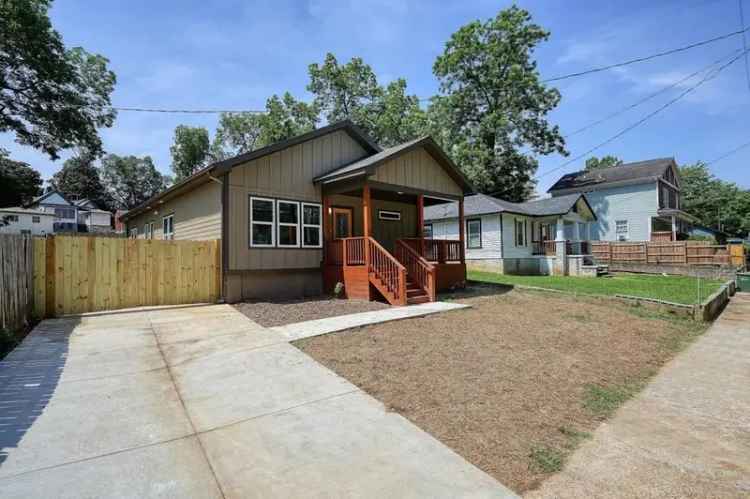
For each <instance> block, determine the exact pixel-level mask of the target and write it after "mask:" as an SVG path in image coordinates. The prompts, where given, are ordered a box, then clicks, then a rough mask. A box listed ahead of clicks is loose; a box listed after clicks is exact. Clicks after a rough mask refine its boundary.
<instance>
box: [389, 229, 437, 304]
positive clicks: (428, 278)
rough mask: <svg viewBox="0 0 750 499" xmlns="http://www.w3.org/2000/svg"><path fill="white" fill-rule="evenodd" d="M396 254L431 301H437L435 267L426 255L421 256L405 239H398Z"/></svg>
mask: <svg viewBox="0 0 750 499" xmlns="http://www.w3.org/2000/svg"><path fill="white" fill-rule="evenodd" d="M394 255H395V257H396V260H398V261H399V262H401V264H402V265H403V266H404V267H406V272H407V275H408V276H409V277H410V278H411V279H412V281H414V282H415V283H416V284H417V285H418V286H419V287H420V288H422V289H423V290H424V292H425V293H427V296H429V297H430V301H435V297H436V295H437V293H436V289H435V282H436V281H435V277H436V276H435V267H433V266H432V265H431V264H430V262H428V261H427V260H426V259H425V258H424V257H422V256H420V255H419V253H417V251H416V250H415V249H414V248H413V247H412V245H411V244H410V243H407V242H406V241H403V240H399V241H396V248H395V252H394Z"/></svg>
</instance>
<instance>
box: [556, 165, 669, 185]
mask: <svg viewBox="0 0 750 499" xmlns="http://www.w3.org/2000/svg"><path fill="white" fill-rule="evenodd" d="M674 164H675V160H674V158H658V159H650V160H647V161H638V162H636V163H626V164H623V165H619V166H613V167H611V168H601V169H597V170H590V171H586V170H581V171H578V172H573V173H568V174H567V175H563V176H562V177H561V178H560V180H558V181H557V182H555V184H554V185H553V186H552V187H550V188H549V189H548V190H547V192H553V191H559V190H563V189H579V190H583V189H586V188H590V187H592V186H601V185H604V184H615V183H617V184H619V183H631V182H634V181H638V180H650V179H654V180H655V179H656V178H657V177H661V176H662V175H664V173H665V172H666V171H667V169H668V168H669V167H670V166H672V165H674Z"/></svg>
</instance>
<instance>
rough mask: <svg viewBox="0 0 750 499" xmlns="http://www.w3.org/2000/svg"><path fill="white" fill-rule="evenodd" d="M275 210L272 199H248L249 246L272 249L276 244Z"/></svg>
mask: <svg viewBox="0 0 750 499" xmlns="http://www.w3.org/2000/svg"><path fill="white" fill-rule="evenodd" d="M275 223H276V209H275V203H274V200H273V199H267V198H256V197H251V198H250V246H251V247H253V248H272V247H273V246H274V244H275V243H276V230H275Z"/></svg>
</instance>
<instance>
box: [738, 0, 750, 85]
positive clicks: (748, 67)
mask: <svg viewBox="0 0 750 499" xmlns="http://www.w3.org/2000/svg"><path fill="white" fill-rule="evenodd" d="M737 1H738V2H739V4H740V28H742V50H744V51H745V77H746V78H747V88H748V90H750V63H749V62H748V60H747V36H746V33H745V32H746V31H747V29H745V13H744V12H743V9H742V0H737Z"/></svg>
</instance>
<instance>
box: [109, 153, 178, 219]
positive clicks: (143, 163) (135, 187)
mask: <svg viewBox="0 0 750 499" xmlns="http://www.w3.org/2000/svg"><path fill="white" fill-rule="evenodd" d="M101 169H102V182H103V183H104V186H105V188H106V190H107V192H108V193H109V196H110V197H111V198H112V199H113V200H114V204H115V208H118V209H123V210H129V209H131V208H135V207H136V206H138V205H139V204H141V203H143V202H144V201H146V200H148V199H149V198H151V197H153V196H155V195H156V194H158V193H159V192H161V191H162V190H164V189H165V188H166V187H167V183H168V179H167V178H166V177H164V176H163V175H162V174H161V173H159V172H158V170H157V169H156V167H155V166H154V162H153V161H152V160H151V157H150V156H145V157H143V158H139V157H137V156H118V155H116V154H108V155H107V156H105V157H104V158H102V166H101Z"/></svg>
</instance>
